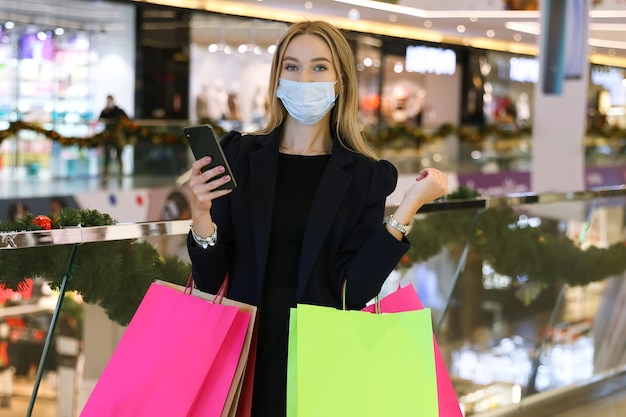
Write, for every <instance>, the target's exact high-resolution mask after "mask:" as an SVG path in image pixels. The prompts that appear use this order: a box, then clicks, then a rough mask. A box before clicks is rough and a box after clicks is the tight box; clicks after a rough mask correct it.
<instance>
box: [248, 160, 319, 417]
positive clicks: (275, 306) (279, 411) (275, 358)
mask: <svg viewBox="0 0 626 417" xmlns="http://www.w3.org/2000/svg"><path fill="white" fill-rule="evenodd" d="M329 158H330V155H320V156H301V155H287V154H280V156H279V161H278V179H277V184H276V194H275V198H274V211H273V218H272V232H271V237H270V247H269V255H268V262H267V270H266V274H265V282H264V287H263V299H262V303H261V306H260V308H259V322H258V326H259V327H258V341H257V343H258V345H257V358H256V361H257V362H256V368H255V378H254V396H253V402H252V417H284V416H285V415H286V402H287V395H286V391H287V384H286V381H287V343H288V333H289V309H290V308H291V307H295V306H296V280H297V275H298V266H299V263H300V251H301V247H302V237H303V235H304V229H305V227H306V222H307V218H308V215H309V209H310V207H311V205H312V202H313V199H314V197H315V191H316V190H317V186H318V184H319V180H320V178H321V176H322V172H323V171H324V168H325V167H326V164H327V163H328V160H329Z"/></svg>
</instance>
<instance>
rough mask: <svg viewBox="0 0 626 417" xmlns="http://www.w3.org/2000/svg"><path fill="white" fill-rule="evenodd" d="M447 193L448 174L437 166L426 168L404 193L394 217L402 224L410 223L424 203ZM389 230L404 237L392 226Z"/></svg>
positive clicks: (398, 236)
mask: <svg viewBox="0 0 626 417" xmlns="http://www.w3.org/2000/svg"><path fill="white" fill-rule="evenodd" d="M447 193H448V175H447V174H446V173H445V172H442V171H439V170H438V169H436V168H425V169H423V170H421V171H420V172H419V173H418V175H417V177H416V178H415V184H413V185H412V186H411V187H409V189H408V190H407V191H406V192H405V193H404V198H403V199H402V202H401V203H400V205H399V206H398V208H397V209H396V212H395V213H394V214H393V217H394V218H395V219H396V220H397V221H398V222H400V223H402V224H410V223H411V222H412V221H413V216H415V214H416V213H417V211H418V210H419V209H420V208H421V207H422V206H423V205H424V204H426V203H429V202H431V201H433V200H436V199H438V198H439V197H442V196H444V195H446V194H447ZM387 230H389V232H390V233H391V234H393V235H394V236H396V238H398V239H402V234H400V232H398V231H396V230H394V229H393V228H391V227H387Z"/></svg>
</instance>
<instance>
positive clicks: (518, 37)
mask: <svg viewBox="0 0 626 417" xmlns="http://www.w3.org/2000/svg"><path fill="white" fill-rule="evenodd" d="M513 40H514V41H515V42H519V41H521V40H522V35H520V34H519V33H516V34H515V35H513Z"/></svg>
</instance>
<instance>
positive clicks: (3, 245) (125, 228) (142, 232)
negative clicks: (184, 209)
mask: <svg viewBox="0 0 626 417" xmlns="http://www.w3.org/2000/svg"><path fill="white" fill-rule="evenodd" d="M190 223H191V220H170V221H158V222H140V223H119V224H115V225H111V226H91V227H80V226H75V227H68V228H64V229H52V230H34V231H15V232H2V233H0V249H19V248H30V247H38V246H51V245H80V244H83V243H93V242H108V241H114V240H125V239H140V238H147V237H157V236H167V235H184V234H187V233H188V232H189V225H190Z"/></svg>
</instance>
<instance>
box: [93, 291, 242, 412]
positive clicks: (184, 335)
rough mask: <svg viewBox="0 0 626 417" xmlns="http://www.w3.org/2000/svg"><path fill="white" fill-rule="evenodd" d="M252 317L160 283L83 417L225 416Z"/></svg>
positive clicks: (142, 306)
mask: <svg viewBox="0 0 626 417" xmlns="http://www.w3.org/2000/svg"><path fill="white" fill-rule="evenodd" d="M249 320H250V314H249V313H246V312H243V311H240V309H238V308H237V307H235V306H226V305H221V304H213V303H210V302H208V301H206V300H204V299H201V298H198V297H196V296H193V295H189V294H185V293H182V292H180V291H177V290H176V289H173V288H169V287H167V286H165V285H161V284H158V283H153V284H152V285H151V286H150V288H149V289H148V291H147V293H146V295H145V296H144V298H143V300H142V302H141V304H140V305H139V308H138V309H137V312H136V313H135V315H134V316H133V319H132V320H131V322H130V324H129V325H128V328H127V329H126V331H125V333H124V335H123V336H122V339H121V340H120V342H119V344H118V346H117V348H116V349H115V352H114V353H113V355H112V357H111V359H110V360H109V362H108V363H107V365H106V367H105V369H104V371H103V373H102V375H101V376H100V379H99V380H98V382H97V384H96V386H95V387H94V390H93V392H92V393H91V395H90V397H89V399H88V400H87V403H86V404H85V407H84V408H83V411H82V412H81V417H96V416H97V417H131V416H132V417H154V416H177V417H178V416H181V417H182V416H185V417H196V416H203V417H204V416H209V417H219V416H220V415H221V413H222V410H223V408H224V405H225V403H226V397H227V394H228V391H229V389H230V386H231V383H232V380H233V377H234V374H235V368H236V367H237V363H238V361H239V357H240V355H241V348H242V346H243V342H244V339H245V336H246V332H247V329H248V322H249ZM237 350H239V352H237ZM205 396H208V397H210V399H211V403H210V404H208V403H207V401H206V400H205V399H204V397H205Z"/></svg>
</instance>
